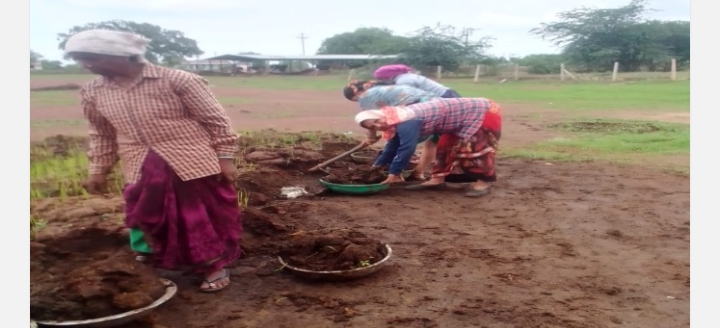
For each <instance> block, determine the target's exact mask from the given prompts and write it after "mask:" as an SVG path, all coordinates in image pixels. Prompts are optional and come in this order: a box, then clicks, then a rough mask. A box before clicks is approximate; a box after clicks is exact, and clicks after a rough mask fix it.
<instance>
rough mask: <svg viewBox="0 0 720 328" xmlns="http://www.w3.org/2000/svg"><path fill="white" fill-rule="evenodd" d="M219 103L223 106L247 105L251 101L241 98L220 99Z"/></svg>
mask: <svg viewBox="0 0 720 328" xmlns="http://www.w3.org/2000/svg"><path fill="white" fill-rule="evenodd" d="M218 101H219V102H220V103H221V104H223V105H235V104H247V103H249V102H251V100H250V99H247V98H240V97H218Z"/></svg>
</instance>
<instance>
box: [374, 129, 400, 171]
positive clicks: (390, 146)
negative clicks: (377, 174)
mask: <svg viewBox="0 0 720 328" xmlns="http://www.w3.org/2000/svg"><path fill="white" fill-rule="evenodd" d="M398 146H400V137H398V135H397V134H396V135H395V136H394V137H392V139H390V140H389V141H388V142H387V143H386V144H385V149H383V151H382V154H380V156H378V158H377V159H376V160H375V164H373V166H385V165H387V164H390V162H392V160H393V158H395V155H396V154H397V151H398Z"/></svg>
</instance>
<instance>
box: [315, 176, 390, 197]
mask: <svg viewBox="0 0 720 328" xmlns="http://www.w3.org/2000/svg"><path fill="white" fill-rule="evenodd" d="M320 183H321V184H322V185H323V186H325V187H327V188H328V189H329V190H330V191H334V192H337V193H341V194H351V195H370V194H376V193H379V192H381V191H383V190H385V189H387V188H389V187H390V185H389V184H382V183H376V184H356V185H354V184H337V183H330V182H327V181H325V180H323V179H320Z"/></svg>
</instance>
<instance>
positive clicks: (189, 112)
mask: <svg viewBox="0 0 720 328" xmlns="http://www.w3.org/2000/svg"><path fill="white" fill-rule="evenodd" d="M80 95H81V103H82V108H83V112H84V114H85V118H86V119H87V120H88V122H89V126H90V131H89V135H90V150H89V151H88V157H89V161H90V174H102V173H107V172H108V171H109V170H110V169H111V168H112V167H113V166H114V165H115V163H116V162H117V161H118V159H120V160H122V166H123V173H124V175H125V179H126V181H127V182H128V183H135V182H137V181H138V180H139V179H140V168H141V166H142V164H143V161H144V160H145V156H146V155H147V153H148V151H149V150H151V149H152V150H153V151H154V152H155V153H157V154H158V155H159V156H160V157H162V158H163V159H164V160H165V161H167V163H168V165H170V167H171V168H172V169H173V170H174V171H175V173H176V174H177V175H178V176H179V177H180V178H181V179H182V180H184V181H186V180H192V179H197V178H202V177H206V176H210V175H214V174H218V173H220V163H219V160H218V158H219V157H233V156H234V155H235V152H236V151H237V139H238V136H237V133H236V132H235V131H234V130H233V129H232V127H231V124H230V119H229V118H228V116H227V114H226V113H225V110H224V109H223V108H222V106H221V105H220V104H219V103H218V101H217V100H216V99H215V96H214V95H213V94H212V92H211V91H210V88H209V87H208V83H207V81H206V80H205V79H204V78H202V77H200V76H198V75H195V74H192V73H189V72H185V71H181V70H175V69H170V68H165V67H160V66H155V65H151V64H146V65H145V68H144V69H143V71H142V74H141V76H140V77H139V78H138V79H137V80H136V81H134V82H133V83H132V84H131V85H130V86H127V87H122V86H119V85H117V84H116V83H114V82H112V81H110V80H107V79H105V78H104V77H98V78H96V79H95V80H93V81H91V82H90V83H88V84H87V85H85V86H84V87H83V89H82V90H81V91H80Z"/></svg>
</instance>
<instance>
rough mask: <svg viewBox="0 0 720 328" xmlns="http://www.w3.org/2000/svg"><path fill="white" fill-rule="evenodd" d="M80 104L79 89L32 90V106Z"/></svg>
mask: <svg viewBox="0 0 720 328" xmlns="http://www.w3.org/2000/svg"><path fill="white" fill-rule="evenodd" d="M73 105H78V106H79V105H80V96H79V94H78V92H77V91H30V107H50V106H73Z"/></svg>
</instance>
